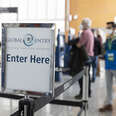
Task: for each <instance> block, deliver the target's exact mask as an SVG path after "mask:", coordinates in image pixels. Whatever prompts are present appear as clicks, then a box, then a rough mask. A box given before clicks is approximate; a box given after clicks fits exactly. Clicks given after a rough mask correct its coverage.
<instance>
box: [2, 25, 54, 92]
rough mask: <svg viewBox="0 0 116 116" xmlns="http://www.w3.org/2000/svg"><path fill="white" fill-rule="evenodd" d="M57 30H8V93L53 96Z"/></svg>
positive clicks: (6, 72)
mask: <svg viewBox="0 0 116 116" xmlns="http://www.w3.org/2000/svg"><path fill="white" fill-rule="evenodd" d="M53 26H54V25H52V26H51V27H49V28H48V27H11V26H10V27H9V26H7V27H6V33H5V34H6V38H5V46H6V47H5V48H6V49H3V51H4V52H5V56H3V57H4V59H5V62H4V65H5V69H4V71H5V76H4V77H3V78H4V79H3V80H5V82H4V83H5V89H8V90H23V91H34V92H41V93H51V92H53V82H54V40H55V28H53ZM3 39H4V38H3ZM3 43H4V42H3Z"/></svg>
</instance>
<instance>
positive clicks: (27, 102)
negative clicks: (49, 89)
mask: <svg viewBox="0 0 116 116" xmlns="http://www.w3.org/2000/svg"><path fill="white" fill-rule="evenodd" d="M57 71H63V69H62V70H61V69H57ZM87 71H88V68H87V67H86V68H85V69H84V70H82V71H81V72H80V73H78V74H77V75H76V76H74V77H73V78H72V79H70V80H68V81H67V82H65V83H64V84H62V85H61V86H59V87H57V88H55V92H54V97H51V96H47V97H39V98H36V97H31V98H29V97H25V96H18V95H11V94H5V93H0V97H4V98H11V99H19V109H18V111H16V112H15V113H13V114H11V115H10V116H34V112H36V111H38V110H39V109H41V108H42V107H44V106H45V105H47V104H48V103H51V104H57V105H67V106H76V107H77V106H78V107H80V108H81V110H80V112H79V114H78V116H80V115H81V114H82V111H84V116H87V106H88V89H87V88H88V81H87V80H88V78H87V77H88V75H87ZM85 73H86V74H85ZM84 74H85V76H83V75H84ZM82 77H83V82H84V84H83V89H84V92H85V93H84V94H83V98H82V100H80V101H71V100H59V99H56V98H57V97H58V96H59V95H60V94H62V93H63V92H65V91H66V90H67V89H69V88H70V87H71V86H72V85H73V84H74V83H75V82H77V81H78V80H79V79H80V78H82Z"/></svg>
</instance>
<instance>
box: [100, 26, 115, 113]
mask: <svg viewBox="0 0 116 116" xmlns="http://www.w3.org/2000/svg"><path fill="white" fill-rule="evenodd" d="M105 72H106V90H107V95H106V101H105V105H104V106H103V107H102V108H100V109H99V111H100V112H105V111H112V109H113V108H112V85H113V78H114V77H115V78H116V24H113V28H112V34H111V35H110V36H108V38H107V41H106V44H105Z"/></svg>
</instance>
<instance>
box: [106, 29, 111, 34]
mask: <svg viewBox="0 0 116 116" xmlns="http://www.w3.org/2000/svg"><path fill="white" fill-rule="evenodd" d="M105 32H106V33H107V34H112V32H113V31H112V29H106V31H105Z"/></svg>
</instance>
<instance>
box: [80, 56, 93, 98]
mask: <svg viewBox="0 0 116 116" xmlns="http://www.w3.org/2000/svg"><path fill="white" fill-rule="evenodd" d="M88 61H89V62H90V63H87V64H88V65H87V66H88V67H89V69H88V76H89V80H88V81H89V82H88V83H89V84H88V92H89V93H88V94H89V96H91V77H90V67H91V64H92V62H93V57H92V56H90V57H89V60H88ZM84 78H86V77H84ZM79 86H80V95H82V94H83V78H81V79H80V80H79Z"/></svg>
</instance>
